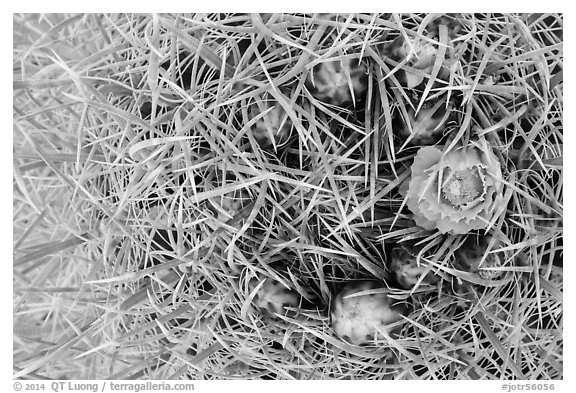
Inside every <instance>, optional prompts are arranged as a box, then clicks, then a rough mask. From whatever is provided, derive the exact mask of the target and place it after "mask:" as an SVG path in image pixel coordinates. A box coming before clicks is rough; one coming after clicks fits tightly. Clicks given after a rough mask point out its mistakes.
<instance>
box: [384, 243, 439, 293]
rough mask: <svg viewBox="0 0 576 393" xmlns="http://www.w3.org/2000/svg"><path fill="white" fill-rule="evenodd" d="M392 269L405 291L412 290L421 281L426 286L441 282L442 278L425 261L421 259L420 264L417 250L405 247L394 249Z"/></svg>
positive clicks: (391, 259) (391, 261)
mask: <svg viewBox="0 0 576 393" xmlns="http://www.w3.org/2000/svg"><path fill="white" fill-rule="evenodd" d="M390 269H391V270H392V273H393V274H394V276H395V277H396V281H397V282H398V284H400V286H402V288H404V289H412V288H413V287H414V286H415V285H416V284H417V283H418V281H420V280H421V282H423V283H425V284H436V283H438V282H439V281H440V276H438V275H436V274H434V272H432V271H431V270H430V268H429V266H427V263H426V262H425V261H424V260H422V259H421V260H420V263H418V258H417V252H415V250H412V249H409V248H408V247H406V246H403V245H399V246H396V247H394V248H393V249H392V255H391V258H390ZM422 276H424V277H422Z"/></svg>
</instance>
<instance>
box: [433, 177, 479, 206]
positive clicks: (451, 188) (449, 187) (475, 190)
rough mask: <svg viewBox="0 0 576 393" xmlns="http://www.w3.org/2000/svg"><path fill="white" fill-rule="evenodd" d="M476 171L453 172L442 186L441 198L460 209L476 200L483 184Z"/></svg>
mask: <svg viewBox="0 0 576 393" xmlns="http://www.w3.org/2000/svg"><path fill="white" fill-rule="evenodd" d="M475 169H476V170H475V171H473V170H466V169H464V170H461V171H454V172H452V173H451V175H450V176H449V177H450V178H449V179H448V181H446V182H445V183H444V185H443V186H442V196H443V197H444V198H446V199H447V200H448V201H449V202H450V203H451V204H452V205H453V206H455V207H461V206H464V205H467V204H468V203H470V202H472V201H473V200H475V199H476V198H478V197H479V196H480V195H481V194H482V192H483V191H484V182H483V181H482V179H481V178H480V175H479V174H478V169H477V168H475Z"/></svg>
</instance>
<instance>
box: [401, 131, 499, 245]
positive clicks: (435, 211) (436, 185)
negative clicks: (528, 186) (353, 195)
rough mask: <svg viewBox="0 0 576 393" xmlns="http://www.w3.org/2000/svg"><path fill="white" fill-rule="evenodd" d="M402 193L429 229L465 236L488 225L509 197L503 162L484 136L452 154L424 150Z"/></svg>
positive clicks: (434, 148) (420, 151)
mask: <svg viewBox="0 0 576 393" xmlns="http://www.w3.org/2000/svg"><path fill="white" fill-rule="evenodd" d="M411 171H412V176H411V178H410V180H409V182H408V183H404V184H403V186H402V188H401V192H402V193H403V194H404V195H405V196H406V204H407V206H408V208H409V209H410V210H411V211H412V213H413V214H414V216H413V218H414V221H415V222H416V224H417V225H418V226H420V227H422V228H424V229H435V228H437V229H438V230H439V231H440V232H442V233H452V234H464V233H467V232H469V231H471V230H474V229H486V228H487V227H488V225H489V223H490V222H491V220H492V219H493V216H494V214H495V213H497V211H498V210H499V209H498V208H500V207H501V206H502V205H503V203H504V201H503V199H504V197H503V185H502V182H501V179H502V172H501V169H500V163H499V162H498V159H497V158H496V156H495V155H494V153H493V152H492V151H491V150H490V148H489V147H488V145H487V143H486V141H485V140H480V141H479V142H478V143H474V144H473V145H470V146H468V147H466V148H464V147H459V148H455V149H454V150H451V151H450V152H448V153H447V154H444V153H442V151H441V150H439V149H438V148H437V147H434V146H426V147H423V148H421V149H420V150H419V151H418V153H417V154H416V157H415V159H414V163H413V164H412V167H411Z"/></svg>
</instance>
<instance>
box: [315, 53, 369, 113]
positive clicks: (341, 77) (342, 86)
mask: <svg viewBox="0 0 576 393" xmlns="http://www.w3.org/2000/svg"><path fill="white" fill-rule="evenodd" d="M367 86H368V84H367V77H366V67H365V66H364V64H362V63H361V62H360V61H359V60H358V59H350V58H347V57H344V58H341V59H340V58H338V59H329V60H326V61H324V62H322V63H319V64H317V65H315V66H314V67H313V68H312V70H311V71H310V73H309V74H308V77H307V78H306V87H307V88H308V89H309V90H310V92H311V93H312V96H314V97H315V98H317V99H318V100H320V101H323V102H326V103H328V104H332V105H337V106H341V105H345V104H350V103H352V102H354V101H357V100H358V99H360V98H361V97H362V96H363V95H364V93H365V92H366V89H367Z"/></svg>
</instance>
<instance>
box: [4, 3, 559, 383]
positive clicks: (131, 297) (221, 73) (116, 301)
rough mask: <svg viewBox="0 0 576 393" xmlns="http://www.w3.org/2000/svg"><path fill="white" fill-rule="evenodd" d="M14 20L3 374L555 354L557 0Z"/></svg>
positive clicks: (242, 372)
mask: <svg viewBox="0 0 576 393" xmlns="http://www.w3.org/2000/svg"><path fill="white" fill-rule="evenodd" d="M546 7H547V6H546V4H543V5H542V6H541V8H544V9H545V8H546ZM70 8H72V7H70ZM188 8H189V9H193V8H194V6H193V4H190V5H189V7H188ZM214 8H215V9H217V7H214ZM325 8H326V9H328V10H329V9H330V7H328V5H326V7H325ZM358 8H361V7H358ZM380 8H382V9H383V10H384V11H385V9H386V4H385V3H382V4H381V5H380ZM476 8H478V7H476ZM549 8H551V7H549ZM184 9H186V8H184ZM262 9H263V10H264V8H262ZM520 9H521V7H520ZM12 21H13V26H12V27H13V32H12V34H13V42H12V53H13V54H12V67H13V82H12V85H13V91H12V118H13V131H12V140H13V146H12V157H11V162H12V165H13V166H12V182H13V187H12V217H13V231H12V236H13V240H12V261H13V269H12V280H11V281H12V286H13V287H12V291H11V292H12V294H13V304H12V319H13V323H12V349H13V353H12V362H13V367H12V378H13V379H14V381H18V382H13V381H10V384H11V386H12V384H14V387H15V389H16V385H19V386H23V387H24V389H23V391H26V390H30V389H26V387H30V386H36V385H27V384H25V382H26V381H36V382H39V381H49V380H54V381H67V382H66V383H67V385H66V388H61V389H60V391H81V390H83V391H87V389H89V388H90V386H91V385H89V384H87V385H82V384H78V385H74V383H73V381H102V380H104V381H110V380H114V381H132V382H136V381H174V380H176V381H177V382H178V383H180V386H183V388H181V390H185V391H192V390H194V385H192V384H191V383H190V384H189V385H186V383H187V382H186V381H220V380H223V381H234V380H250V381H261V380H286V381H288V380H298V381H302V380H307V381H310V380H323V381H329V380H332V381H334V380H355V381H366V380H374V381H384V380H386V381H398V380H434V381H454V380H469V381H479V380H482V381H501V382H506V383H510V384H509V385H505V384H502V388H501V389H500V388H499V386H500V385H493V386H498V389H496V390H499V391H512V390H514V389H515V387H514V386H515V385H512V382H513V381H531V382H537V383H538V384H539V385H530V386H534V387H532V390H554V386H555V385H554V383H560V382H561V381H562V380H563V379H564V373H563V369H564V351H563V348H564V340H563V322H564V314H563V291H564V288H563V282H564V281H563V256H564V254H563V226H564V225H563V193H564V190H563V146H564V142H563V140H564V136H563V68H564V54H563V40H564V36H563V34H564V33H563V32H564V27H563V24H564V16H563V13H522V12H518V13H489V12H483V13H450V12H447V13H264V12H260V13H217V12H214V13H178V14H170V13H156V14H154V13H132V14H128V13H72V14H64V13H47V14H36V13H14V14H12ZM7 351H8V350H7ZM567 374H568V373H567ZM188 383H189V382H188ZM391 383H392V382H391ZM62 384H63V382H62ZM38 386H40V385H38ZM42 386H44V385H42ZM46 386H48V387H49V386H51V385H49V384H48V385H46ZM52 386H59V385H52ZM62 386H64V385H62ZM150 386H152V385H148V388H149V389H151V388H150ZM186 386H188V387H186ZM205 386H210V385H205ZM268 386H270V385H268ZM383 386H384V385H381V388H380V389H382V388H383ZM396 386H397V385H396ZM422 386H424V385H422ZM537 386H541V388H538V389H537V388H536V387H537ZM513 387H514V389H513ZM81 388H82V389H81ZM66 389H68V390H66ZM268 389H270V388H268ZM52 390H53V391H58V389H56V390H54V387H52ZM112 390H114V389H112ZM142 390H144V389H142ZM196 390H198V391H201V390H206V389H196ZM46 391H51V390H50V389H47V390H46ZM94 391H95V390H94ZM150 391H152V390H150ZM156 391H159V390H158V389H156ZM557 391H559V390H557Z"/></svg>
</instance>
